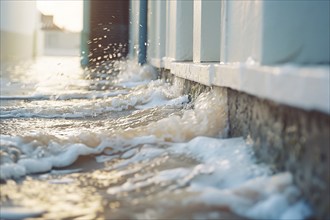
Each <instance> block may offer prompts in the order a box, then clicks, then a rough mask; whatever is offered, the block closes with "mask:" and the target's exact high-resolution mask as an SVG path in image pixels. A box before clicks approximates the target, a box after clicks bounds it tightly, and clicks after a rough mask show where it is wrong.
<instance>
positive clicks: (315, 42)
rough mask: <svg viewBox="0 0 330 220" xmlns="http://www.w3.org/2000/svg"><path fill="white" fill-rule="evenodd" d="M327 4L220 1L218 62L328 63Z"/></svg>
mask: <svg viewBox="0 0 330 220" xmlns="http://www.w3.org/2000/svg"><path fill="white" fill-rule="evenodd" d="M329 4H330V2H329V1H252V0H251V1H223V2H222V11H221V17H222V19H221V56H220V57H221V59H220V60H221V61H222V62H225V63H233V62H245V61H246V60H247V59H248V58H252V59H253V60H254V61H256V62H258V63H260V64H262V65H275V64H284V63H297V64H317V63H329V60H330V59H329V48H330V45H329V44H330V43H329V39H330V35H329V27H330V18H329V8H330V5H329Z"/></svg>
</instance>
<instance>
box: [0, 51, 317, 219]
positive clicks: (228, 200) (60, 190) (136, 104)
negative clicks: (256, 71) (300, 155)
mask: <svg viewBox="0 0 330 220" xmlns="http://www.w3.org/2000/svg"><path fill="white" fill-rule="evenodd" d="M78 64H79V62H78V59H76V58H56V57H53V58H41V59H40V60H37V61H36V62H33V63H32V64H27V65H26V66H24V65H20V66H16V67H15V66H14V67H13V66H10V68H6V69H2V71H1V106H0V119H1V125H0V126H1V137H0V142H1V146H0V153H1V161H0V164H1V165H0V178H1V181H2V182H3V183H1V200H0V202H1V210H0V217H1V218H4V219H22V218H40V219H64V218H78V219H79V218H80V219H95V218H101V219H118V218H125V219H173V218H176V219H182V218H183V219H306V218H307V217H309V216H310V215H311V214H312V211H311V209H310V208H309V206H308V204H307V203H306V202H305V201H304V200H303V198H302V197H301V195H300V192H299V190H298V189H297V188H296V187H295V185H294V183H293V179H292V176H291V174H290V173H277V174H274V173H273V171H272V170H271V169H270V168H269V167H268V166H266V165H265V164H260V163H258V161H257V160H256V159H255V156H254V153H253V150H252V147H251V143H250V142H249V140H244V139H243V138H241V137H237V138H226V131H227V115H226V112H227V110H226V103H225V100H224V99H223V98H222V97H221V96H219V94H218V93H217V92H216V91H215V90H211V91H209V92H205V93H202V94H201V95H199V97H197V98H196V100H194V101H192V102H191V101H190V100H189V97H188V96H187V95H183V94H182V91H181V89H180V86H178V85H177V84H176V82H174V83H173V84H172V85H170V84H168V83H167V82H165V81H164V80H162V79H157V72H156V71H155V70H154V69H153V68H152V67H149V66H144V67H142V68H141V67H139V66H137V65H135V64H134V62H132V61H127V62H124V61H122V62H120V63H116V64H112V65H116V66H117V67H118V69H119V71H118V72H117V73H116V74H112V73H111V72H100V73H99V72H96V73H95V72H94V73H91V74H89V75H88V76H86V72H84V71H82V70H81V69H79V65H78Z"/></svg>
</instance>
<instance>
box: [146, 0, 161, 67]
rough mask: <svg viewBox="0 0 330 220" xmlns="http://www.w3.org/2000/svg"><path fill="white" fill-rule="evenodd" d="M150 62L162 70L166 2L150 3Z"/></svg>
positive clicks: (157, 0) (154, 0)
mask: <svg viewBox="0 0 330 220" xmlns="http://www.w3.org/2000/svg"><path fill="white" fill-rule="evenodd" d="M148 17H149V19H148V53H147V54H148V56H147V58H148V62H149V63H151V64H152V65H153V66H155V67H158V68H162V67H163V63H162V58H163V57H164V56H165V33H166V1H163V0H152V1H149V2H148Z"/></svg>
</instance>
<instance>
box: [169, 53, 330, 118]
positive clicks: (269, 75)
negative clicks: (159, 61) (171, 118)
mask: <svg viewBox="0 0 330 220" xmlns="http://www.w3.org/2000/svg"><path fill="white" fill-rule="evenodd" d="M164 68H165V69H169V70H170V72H171V73H172V74H174V75H175V76H178V77H181V78H184V79H188V80H192V81H194V82H197V83H201V84H203V85H207V86H220V87H226V88H231V89H234V90H237V91H241V92H245V93H248V94H250V95H254V96H257V97H259V98H263V99H268V100H270V101H274V102H277V103H279V104H285V105H288V106H292V107H297V108H301V109H304V110H316V111H320V112H323V113H327V114H330V101H329V100H330V69H329V66H307V67H301V66H289V65H283V66H259V65H248V64H239V63H238V64H218V63H198V64H196V63H192V62H173V61H171V60H169V59H164Z"/></svg>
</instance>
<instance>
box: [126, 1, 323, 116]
mask: <svg viewBox="0 0 330 220" xmlns="http://www.w3.org/2000/svg"><path fill="white" fill-rule="evenodd" d="M136 2H138V1H134V0H132V4H137V3H136ZM329 8H330V1H318V0H315V1H313V0H310V1H260V0H248V1H213V0H194V1H186V0H153V1H149V10H150V11H149V17H148V19H149V26H148V35H149V38H148V43H149V48H148V54H147V56H148V62H149V63H151V64H152V65H154V66H156V67H159V68H165V69H168V70H170V72H171V73H173V74H174V75H176V76H178V77H181V78H185V79H189V80H192V81H196V82H198V83H201V84H205V85H208V86H222V87H227V88H231V89H235V90H238V91H242V92H246V93H248V94H251V95H254V96H257V97H260V98H265V99H269V100H272V101H275V102H278V103H282V104H286V105H290V106H294V107H298V108H303V109H306V110H318V111H322V112H325V113H328V114H330V102H329V100H330V84H329V77H330V73H329V63H330V58H329V54H330V52H329V49H330V45H329V44H330V42H329V39H330V35H329V29H330V18H329V14H330V13H329ZM134 10H137V11H134V13H138V7H135V9H134ZM133 17H134V16H133ZM135 17H136V16H135ZM132 22H133V23H132V25H131V28H133V29H136V30H138V27H136V24H135V23H134V22H138V19H136V20H135V21H132ZM134 25H135V26H134ZM136 30H133V31H132V33H133V35H134V36H131V37H132V39H136V36H135V35H136ZM161 61H162V62H161Z"/></svg>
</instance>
